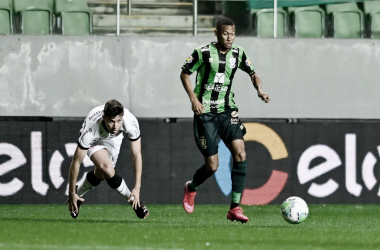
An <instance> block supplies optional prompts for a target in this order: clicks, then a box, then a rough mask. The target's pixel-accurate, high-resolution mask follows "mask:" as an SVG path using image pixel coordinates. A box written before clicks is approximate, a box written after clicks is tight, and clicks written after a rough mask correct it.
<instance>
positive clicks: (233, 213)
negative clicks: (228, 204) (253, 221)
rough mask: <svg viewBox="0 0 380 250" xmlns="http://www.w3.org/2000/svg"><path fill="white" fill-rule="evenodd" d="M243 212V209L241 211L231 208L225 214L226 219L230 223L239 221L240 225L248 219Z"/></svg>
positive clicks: (238, 208) (239, 208) (237, 208)
mask: <svg viewBox="0 0 380 250" xmlns="http://www.w3.org/2000/svg"><path fill="white" fill-rule="evenodd" d="M243 212H244V211H243V209H241V207H239V206H237V207H234V208H231V209H230V210H229V211H228V213H227V219H228V220H230V221H235V220H236V221H240V222H241V223H246V222H247V221H248V220H249V219H248V217H247V216H245V215H244V214H243Z"/></svg>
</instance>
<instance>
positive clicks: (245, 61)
mask: <svg viewBox="0 0 380 250" xmlns="http://www.w3.org/2000/svg"><path fill="white" fill-rule="evenodd" d="M239 69H241V70H243V71H245V72H247V73H248V74H249V75H250V76H251V75H254V74H255V69H254V68H253V65H252V63H251V61H250V60H249V58H248V56H247V54H246V53H245V51H244V50H242V53H241V60H239Z"/></svg>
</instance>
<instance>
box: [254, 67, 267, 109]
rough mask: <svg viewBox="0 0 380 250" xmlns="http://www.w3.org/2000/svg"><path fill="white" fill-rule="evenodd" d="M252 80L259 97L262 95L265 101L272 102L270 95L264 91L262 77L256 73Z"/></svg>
mask: <svg viewBox="0 0 380 250" xmlns="http://www.w3.org/2000/svg"><path fill="white" fill-rule="evenodd" d="M251 81H252V83H253V86H254V87H255V89H256V90H257V95H258V97H260V98H261V100H263V101H264V102H265V103H268V102H270V98H269V95H268V94H267V93H265V92H264V91H263V85H262V83H261V79H260V78H259V77H258V75H257V74H256V73H255V74H253V75H252V76H251Z"/></svg>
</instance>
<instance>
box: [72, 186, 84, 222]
mask: <svg viewBox="0 0 380 250" xmlns="http://www.w3.org/2000/svg"><path fill="white" fill-rule="evenodd" d="M77 192H78V185H76V186H75V193H77ZM80 205H82V202H81V201H80V200H78V201H77V207H78V211H74V212H70V214H71V217H73V218H74V219H76V218H77V217H78V215H79V208H80Z"/></svg>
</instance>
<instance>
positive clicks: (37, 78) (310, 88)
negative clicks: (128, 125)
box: [0, 36, 380, 118]
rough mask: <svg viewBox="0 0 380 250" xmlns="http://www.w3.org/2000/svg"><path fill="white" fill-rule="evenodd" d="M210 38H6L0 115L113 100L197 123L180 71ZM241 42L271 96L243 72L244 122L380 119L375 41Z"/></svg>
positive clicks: (72, 112) (49, 112) (0, 54)
mask: <svg viewBox="0 0 380 250" xmlns="http://www.w3.org/2000/svg"><path fill="white" fill-rule="evenodd" d="M212 40H215V39H214V37H210V38H192V37H187V38H170V37H169V38H168V37H165V38H158V37H139V38H131V37H119V38H118V37H96V36H91V37H63V36H44V37H40V36H38V37H29V36H3V37H0V93H1V98H0V116H53V117H62V116H67V117H81V116H85V115H86V114H87V113H88V111H89V110H90V109H91V108H92V107H94V106H96V105H100V104H104V103H105V102H106V101H107V100H109V99H111V98H116V99H118V100H120V101H121V102H122V103H123V104H124V105H125V106H126V107H128V108H129V109H130V110H131V111H132V113H134V114H135V115H136V116H137V117H191V116H192V112H191V110H190V102H189V100H188V97H187V95H186V93H185V91H184V90H183V88H182V85H181V82H180V81H179V74H180V67H181V66H182V64H183V62H184V61H185V60H186V58H187V57H188V56H189V55H190V54H191V52H192V50H193V49H194V48H195V47H198V46H200V45H203V44H206V43H208V42H209V41H212ZM235 43H236V44H239V45H241V46H243V47H244V48H245V49H246V51H247V53H248V55H249V56H250V58H251V61H252V63H253V65H254V66H255V68H256V71H257V73H258V74H259V76H260V77H261V79H262V81H263V85H264V90H265V91H266V92H268V93H269V94H270V96H271V99H272V102H271V103H270V104H264V103H262V102H261V101H260V100H259V99H258V98H257V97H256V92H255V90H254V88H253V87H252V84H251V83H250V81H249V78H248V76H247V75H246V74H245V73H243V72H238V74H237V75H236V77H235V79H234V89H235V94H236V101H237V103H238V104H239V107H240V112H239V113H240V116H241V117H260V118H380V112H378V106H380V99H379V98H378V94H379V93H380V84H379V83H378V81H379V80H378V79H380V70H379V68H380V43H379V42H378V41H377V40H363V39H361V40H337V39H316V40H314V39H311V40H306V39H277V40H274V39H256V38H248V37H246V38H240V37H238V38H236V40H235ZM194 77H195V74H194V76H192V79H193V80H194Z"/></svg>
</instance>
